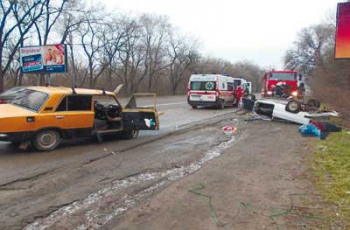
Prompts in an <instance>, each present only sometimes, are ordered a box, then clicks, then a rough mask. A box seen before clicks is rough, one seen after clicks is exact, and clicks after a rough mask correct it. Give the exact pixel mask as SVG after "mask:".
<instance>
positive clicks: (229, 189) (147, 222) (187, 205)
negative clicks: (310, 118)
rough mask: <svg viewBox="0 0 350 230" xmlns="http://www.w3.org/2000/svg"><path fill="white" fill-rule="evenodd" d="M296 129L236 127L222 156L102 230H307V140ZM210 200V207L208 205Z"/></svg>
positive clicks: (257, 124) (311, 220) (310, 219)
mask: <svg viewBox="0 0 350 230" xmlns="http://www.w3.org/2000/svg"><path fill="white" fill-rule="evenodd" d="M297 127H298V126H297V125H292V124H284V123H278V122H266V121H254V122H250V123H243V124H241V125H240V126H239V131H238V133H236V134H234V135H235V136H236V140H235V144H234V145H233V146H232V147H231V148H229V149H226V150H225V152H224V154H223V155H222V156H221V157H219V158H216V159H213V160H212V161H210V162H209V163H207V164H205V165H204V166H203V168H201V169H200V170H198V171H196V172H195V173H194V174H191V175H189V176H187V177H185V178H183V179H182V180H180V181H177V182H174V183H172V184H171V185H170V186H169V187H167V188H166V189H164V190H162V191H160V192H158V193H157V194H155V196H153V197H152V198H150V199H149V200H148V201H147V202H144V203H143V204H141V205H140V206H138V207H136V208H133V209H131V210H129V211H128V212H126V213H125V214H124V215H122V216H120V217H118V218H115V219H113V220H111V221H110V222H109V223H108V224H107V225H106V226H104V229H128V230H130V229H152V230H157V229H305V228H307V229H310V228H312V227H315V226H318V225H319V224H320V220H319V219H318V218H317V216H316V214H315V213H314V212H315V210H316V209H317V207H316V209H315V207H308V202H307V200H309V199H314V197H311V195H309V194H312V184H311V183H310V182H308V180H307V179H306V176H305V175H306V174H307V170H308V167H307V165H306V162H305V159H306V156H307V155H308V147H307V139H305V138H303V137H301V136H300V134H299V133H298V132H297ZM210 197H211V205H210Z"/></svg>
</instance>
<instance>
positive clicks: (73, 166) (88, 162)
mask: <svg viewBox="0 0 350 230" xmlns="http://www.w3.org/2000/svg"><path fill="white" fill-rule="evenodd" d="M233 114H234V112H231V113H227V114H223V115H220V116H217V117H213V118H210V119H206V120H204V121H201V122H197V123H195V124H190V125H186V126H184V128H181V129H178V130H175V131H172V132H169V133H166V134H164V135H161V136H158V137H152V138H147V139H145V140H140V141H139V142H137V143H135V144H132V145H131V146H128V147H124V148H123V149H119V150H114V151H110V150H108V152H100V153H95V154H94V155H92V156H90V157H89V159H88V158H86V159H85V160H84V161H82V162H80V163H77V162H72V163H69V164H66V165H64V166H63V167H60V168H56V169H55V170H53V171H52V172H48V173H46V174H43V175H40V176H39V177H33V178H32V180H27V183H30V182H32V183H35V184H36V185H35V187H33V188H30V189H31V191H29V192H30V193H29V195H30V196H33V197H32V198H29V197H26V198H25V197H23V201H22V202H27V201H30V200H31V201H35V200H36V199H37V197H36V196H35V194H36V192H35V191H34V190H36V189H41V187H42V185H41V184H42V182H45V180H46V178H48V179H50V178H52V177H53V178H55V181H56V182H57V179H58V181H60V177H62V176H61V173H65V172H66V171H70V173H73V175H74V176H73V178H72V180H71V182H70V183H68V184H66V182H65V181H64V180H63V183H64V184H62V185H61V190H62V191H63V189H66V190H67V189H69V188H70V186H71V185H72V183H75V182H74V181H76V182H79V181H80V180H81V179H83V178H84V177H86V175H89V174H85V173H83V172H78V171H79V170H80V169H83V170H85V169H84V168H85V167H87V168H86V169H87V170H89V169H90V168H91V169H93V168H95V167H96V166H98V165H100V164H101V163H102V164H103V161H102V162H101V163H98V161H101V160H103V159H104V161H106V158H108V157H112V156H113V155H117V154H118V155H119V154H121V153H125V152H128V151H130V150H133V149H137V148H138V147H141V148H142V147H143V146H147V145H149V144H150V143H151V142H157V141H160V140H162V139H166V138H169V137H170V138H171V137H178V136H179V137H180V136H181V135H187V133H189V132H191V131H196V130H200V129H205V128H209V127H214V129H217V128H215V126H216V125H217V124H218V123H220V122H225V121H229V120H230V122H231V121H232V120H233V119H234V118H235V117H234V116H232V115H233ZM210 129H211V128H210ZM175 139H176V138H175ZM104 151H105V150H104ZM98 154H100V155H98ZM96 155H98V156H96ZM123 155H124V154H123ZM107 161H108V160H107ZM188 164H189V163H188ZM177 165H178V164H176V165H175V166H171V165H170V169H169V170H171V169H173V168H172V167H174V169H179V168H180V169H181V168H182V167H181V166H180V167H179V166H177ZM79 168H80V169H79ZM72 170H73V171H74V170H78V171H77V172H78V174H76V173H74V172H72ZM153 170H155V169H153ZM159 170H160V169H159ZM182 171H183V170H182ZM185 171H186V170H185ZM87 172H88V171H87ZM173 172H175V171H173ZM152 173H155V174H157V171H153V172H152V169H143V170H141V171H138V172H135V173H132V171H131V173H130V174H129V175H125V176H124V177H121V178H118V174H115V175H114V176H112V177H110V176H109V175H107V174H106V175H105V177H102V178H97V179H98V181H96V183H99V181H103V183H101V184H100V185H98V186H96V185H95V187H96V189H93V190H91V189H90V190H91V192H92V194H95V191H100V190H99V189H100V188H101V187H103V186H106V184H107V186H106V187H108V186H110V185H113V184H117V182H113V181H115V179H116V176H117V178H118V181H123V180H124V181H128V180H132V179H130V178H138V176H140V175H143V176H144V175H150V174H152ZM158 173H160V172H158ZM163 173H164V172H163ZM185 174H186V175H188V172H187V171H186V173H185ZM157 175H158V174H157ZM162 175H163V176H157V178H153V179H152V180H151V179H150V180H145V181H143V182H142V183H141V188H140V186H135V184H132V185H131V186H128V187H127V188H119V189H114V190H113V191H115V193H114V195H113V196H112V197H111V196H107V198H108V199H107V200H106V199H105V200H104V202H110V203H109V204H108V205H106V206H107V207H108V206H109V207H111V210H108V209H107V210H106V209H104V210H102V213H109V214H110V215H102V216H105V217H106V218H107V219H106V220H107V222H108V219H109V218H108V216H109V217H111V216H115V214H118V213H119V212H121V211H122V209H124V208H123V207H127V209H129V208H132V207H133V206H134V205H137V204H138V203H139V202H141V201H142V200H143V199H146V198H147V197H148V196H150V195H152V194H153V193H154V192H157V191H158V190H160V189H161V188H163V186H166V185H167V183H169V182H171V180H170V179H169V178H166V177H165V176H164V174H162ZM113 177H114V178H113ZM28 178H30V177H28ZM18 182H19V181H18ZM45 183H46V182H45ZM57 183H60V182H57ZM84 183H85V182H84ZM14 184H15V185H19V184H17V181H16V182H15V183H14ZM137 184H138V185H139V183H137ZM12 185H13V184H12ZM12 185H11V186H12ZM82 185H83V184H82ZM37 187H38V188H37ZM106 187H105V188H106ZM135 187H136V188H135ZM102 189H103V188H102ZM125 190H127V191H125ZM62 191H61V192H60V191H56V190H52V191H50V192H49V193H51V194H52V197H55V196H57V195H59V196H61V195H62V194H63V193H62ZM130 191H131V192H130ZM67 192H69V191H68V190H67ZM56 193H57V194H56ZM55 194H56V195H55ZM87 194H89V193H87ZM125 194H130V195H128V196H126V197H125ZM86 196H87V195H84V193H81V194H80V195H78V196H73V197H70V198H69V197H66V198H65V199H64V201H63V200H62V201H63V202H62V204H63V205H64V204H70V203H72V202H73V204H72V205H68V206H62V205H61V204H60V202H61V201H60V202H58V203H54V204H53V205H54V206H52V204H50V205H51V206H46V207H45V206H43V207H42V208H40V210H39V209H38V211H40V214H39V213H37V212H33V213H27V214H25V215H24V216H23V217H24V218H23V217H22V218H21V217H20V216H18V218H17V217H16V218H17V220H21V221H23V224H22V227H24V226H26V225H28V224H30V223H33V222H34V221H35V220H38V221H40V220H46V219H48V218H50V216H52V215H54V213H57V212H59V211H60V210H61V211H62V210H64V209H65V207H73V206H74V205H75V204H78V203H79V202H84V200H86V199H88V198H86ZM117 196H119V197H121V198H123V197H124V198H123V199H119V200H115V197H117ZM45 197H46V198H47V197H48V196H45ZM89 197H90V196H89ZM113 197H114V198H113ZM19 198H20V199H19V202H21V197H19ZM84 198H85V199H84ZM77 200H78V201H77ZM114 203H115V205H114ZM17 206H18V207H17ZM9 207H10V206H9ZM9 207H8V208H9ZM20 207H21V205H16V208H17V209H18V208H20ZM22 207H23V206H22ZM24 207H25V206H24ZM49 207H50V208H49ZM113 207H121V209H119V208H113ZM68 209H69V208H68ZM127 209H126V210H127ZM5 210H6V209H4V211H5ZM118 210H119V211H118ZM126 210H124V211H123V212H125V211H126ZM76 212H77V213H75V214H74V217H76V216H80V218H86V219H89V220H91V221H90V222H91V223H92V224H96V222H98V223H103V222H105V221H106V220H105V219H103V218H102V217H101V218H96V217H95V216H96V215H97V216H100V215H99V214H98V213H101V210H97V211H95V212H93V211H87V210H86V209H84V208H83V209H81V208H80V209H76ZM81 212H83V213H84V215H83V214H81ZM123 212H122V213H123ZM113 213H114V214H113ZM38 214H39V215H38ZM85 214H86V215H87V216H86V217H85ZM7 215H9V214H7ZM118 215H119V214H118ZM21 216H22V215H21ZM66 217H69V215H68V216H64V217H63V220H64V219H65V218H66ZM36 222H37V221H36ZM36 222H34V223H36ZM57 222H58V223H61V222H60V220H59V219H58V220H57V221H54V223H53V224H57ZM63 222H64V221H63ZM90 222H89V221H87V223H90ZM107 222H106V223H107ZM4 223H6V226H8V227H10V226H11V225H12V224H11V221H8V222H7V221H6V222H4ZM13 223H15V222H13ZM17 223H18V222H17ZM34 223H33V224H34ZM82 223H84V222H80V224H82ZM8 224H10V225H8ZM61 224H62V223H61ZM12 226H13V225H12ZM28 226H31V224H30V225H28ZM61 226H64V225H61ZM76 227H78V226H76ZM83 227H84V226H83V225H82V228H83ZM57 228H58V229H60V228H61V227H60V226H58V227H57ZM57 228H56V229H57ZM8 229H11V228H8ZM32 229H45V228H40V226H36V227H33V228H32ZM70 229H71V228H70Z"/></svg>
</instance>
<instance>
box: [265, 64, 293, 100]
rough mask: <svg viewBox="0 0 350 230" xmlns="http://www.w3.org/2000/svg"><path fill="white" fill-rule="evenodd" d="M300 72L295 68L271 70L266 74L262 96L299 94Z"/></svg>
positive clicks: (286, 96)
mask: <svg viewBox="0 0 350 230" xmlns="http://www.w3.org/2000/svg"><path fill="white" fill-rule="evenodd" d="M297 77H298V72H297V71H295V70H271V71H268V72H267V73H265V74H264V77H263V89H262V92H261V96H262V97H276V96H279V97H283V98H288V97H289V96H291V95H293V96H297V95H296V94H298V91H297V87H298V79H297Z"/></svg>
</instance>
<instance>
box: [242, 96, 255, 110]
mask: <svg viewBox="0 0 350 230" xmlns="http://www.w3.org/2000/svg"><path fill="white" fill-rule="evenodd" d="M253 96H254V95H252V97H251V99H250V98H246V97H243V98H242V103H243V109H246V110H249V111H253V109H254V104H255V96H254V97H253Z"/></svg>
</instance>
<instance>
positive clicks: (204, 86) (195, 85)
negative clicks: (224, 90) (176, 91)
mask: <svg viewBox="0 0 350 230" xmlns="http://www.w3.org/2000/svg"><path fill="white" fill-rule="evenodd" d="M215 89H216V82H215V81H192V82H191V90H206V91H215Z"/></svg>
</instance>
